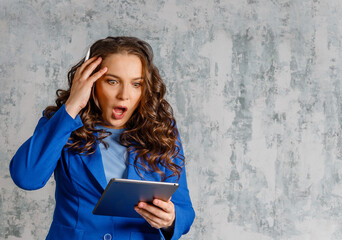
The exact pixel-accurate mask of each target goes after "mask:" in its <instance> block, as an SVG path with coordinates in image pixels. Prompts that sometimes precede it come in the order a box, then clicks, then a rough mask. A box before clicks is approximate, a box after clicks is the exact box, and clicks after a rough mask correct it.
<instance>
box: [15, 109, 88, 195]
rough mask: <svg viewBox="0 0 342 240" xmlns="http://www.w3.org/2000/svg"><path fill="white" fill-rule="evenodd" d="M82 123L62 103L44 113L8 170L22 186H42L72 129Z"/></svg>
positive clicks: (26, 187)
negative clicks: (53, 112)
mask: <svg viewBox="0 0 342 240" xmlns="http://www.w3.org/2000/svg"><path fill="white" fill-rule="evenodd" d="M81 126H83V124H82V121H81V118H80V117H79V115H77V117H76V118H75V119H73V118H72V117H71V116H70V115H69V114H68V112H67V111H66V109H65V105H63V106H62V107H61V108H60V109H59V110H58V111H57V112H55V114H54V115H53V116H52V117H51V118H50V119H48V118H46V117H45V116H43V117H42V118H41V119H40V120H39V122H38V125H37V126H36V129H35V131H34V133H33V136H32V137H30V138H29V139H28V140H27V141H26V142H25V143H24V144H23V145H21V147H20V148H19V149H18V151H17V152H16V154H15V155H14V156H13V158H12V160H11V162H10V166H9V169H10V174H11V177H12V179H13V181H14V183H15V184H16V185H17V186H18V187H20V188H23V189H25V190H34V189H39V188H42V187H43V186H44V185H45V184H46V182H47V181H48V180H49V178H50V177H51V175H52V173H53V171H54V170H55V168H56V166H57V163H58V160H59V158H60V157H61V153H62V150H63V147H64V146H65V144H66V143H67V142H68V139H69V137H70V135H71V133H72V131H74V130H76V129H78V128H79V127H81Z"/></svg>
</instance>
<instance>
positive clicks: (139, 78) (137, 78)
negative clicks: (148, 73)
mask: <svg viewBox="0 0 342 240" xmlns="http://www.w3.org/2000/svg"><path fill="white" fill-rule="evenodd" d="M105 76H109V77H113V78H117V79H121V78H120V77H119V76H116V75H114V74H110V73H107V74H105ZM132 80H144V78H143V77H136V78H133V79H132Z"/></svg>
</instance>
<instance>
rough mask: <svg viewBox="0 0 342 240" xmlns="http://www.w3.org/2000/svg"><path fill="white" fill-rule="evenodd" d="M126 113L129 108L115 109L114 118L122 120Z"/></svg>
mask: <svg viewBox="0 0 342 240" xmlns="http://www.w3.org/2000/svg"><path fill="white" fill-rule="evenodd" d="M126 111H127V107H123V106H117V107H115V108H114V109H113V116H114V118H115V119H118V120H119V119H122V118H123V117H124V116H125V112H126Z"/></svg>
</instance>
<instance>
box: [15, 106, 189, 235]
mask: <svg viewBox="0 0 342 240" xmlns="http://www.w3.org/2000/svg"><path fill="white" fill-rule="evenodd" d="M82 126H83V124H82V121H81V119H80V117H79V116H77V117H76V118H75V119H73V118H72V117H71V116H70V115H69V114H68V113H67V112H66V110H65V106H64V105H63V106H62V107H61V108H60V109H59V110H58V111H57V112H56V113H55V114H54V115H53V117H52V118H51V119H47V118H46V117H44V116H43V117H42V118H41V119H40V120H39V122H38V125H37V127H36V129H35V131H34V134H33V136H32V137H31V138H29V139H28V140H27V141H26V142H25V143H24V144H23V145H22V146H21V147H20V148H19V149H18V151H17V152H16V154H15V155H14V157H13V159H12V160H11V163H10V173H11V177H12V179H13V181H14V183H15V184H16V185H17V186H19V187H20V188H23V189H25V190H34V189H39V188H42V187H43V186H44V185H45V184H46V182H47V181H48V180H49V178H50V176H51V175H52V173H54V178H55V181H56V191H55V199H56V206H55V211H54V215H53V221H52V224H51V227H50V230H49V233H48V235H47V237H46V239H58V240H60V239H73V240H81V239H82V240H86V239H91V240H94V239H105V240H107V239H108V240H111V239H120V240H123V239H148V240H153V239H161V238H162V239H165V238H164V236H163V233H162V231H160V230H157V229H155V228H152V227H151V226H150V225H149V224H148V223H147V222H146V221H145V220H144V219H143V218H141V219H135V218H123V217H111V216H99V215H93V214H92V210H93V209H94V206H95V205H96V203H97V201H98V200H99V198H100V197H101V194H102V193H103V191H104V189H105V188H106V185H107V181H106V177H105V173H104V169H103V164H102V157H101V152H100V150H99V148H97V150H96V151H95V153H94V154H91V155H85V154H78V153H75V152H73V151H72V150H68V149H66V148H65V147H64V146H65V144H66V143H67V142H68V139H69V137H70V134H71V133H72V132H73V131H74V130H76V129H78V128H80V127H82ZM180 149H181V154H183V150H182V146H181V144H180ZM128 161H129V165H128V178H129V179H138V180H147V181H149V180H150V181H161V178H160V175H159V174H157V173H148V172H146V171H141V173H142V175H143V178H144V179H143V178H142V177H141V176H140V175H139V174H138V173H137V171H136V170H135V168H134V167H133V165H132V164H133V161H134V154H128ZM175 163H178V164H179V163H180V159H177V158H176V159H175ZM160 169H161V170H162V171H164V172H165V174H166V175H167V176H169V175H171V172H170V171H169V170H167V169H165V168H163V167H162V166H160ZM167 181H168V182H176V179H175V178H169V179H167ZM178 183H179V188H178V189H177V191H176V192H175V193H174V195H173V196H172V199H171V201H172V202H173V204H174V206H175V211H176V219H175V227H174V232H173V236H172V239H179V238H180V237H181V235H182V234H185V233H187V232H188V231H189V229H190V226H191V224H192V222H193V220H194V217H195V212H194V210H193V208H192V204H191V200H190V196H189V191H188V187H187V182H186V173H185V168H184V167H183V169H182V172H181V176H180V179H179V181H178ZM122 194H124V193H122Z"/></svg>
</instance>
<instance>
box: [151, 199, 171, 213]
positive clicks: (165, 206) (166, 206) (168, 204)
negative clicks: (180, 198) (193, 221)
mask: <svg viewBox="0 0 342 240" xmlns="http://www.w3.org/2000/svg"><path fill="white" fill-rule="evenodd" d="M153 204H154V205H156V206H157V207H159V208H161V209H163V210H164V211H165V212H168V213H169V212H172V209H174V207H173V203H172V202H171V201H170V199H169V200H168V201H167V202H165V201H163V200H159V199H154V200H153Z"/></svg>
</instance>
